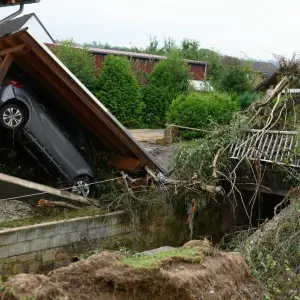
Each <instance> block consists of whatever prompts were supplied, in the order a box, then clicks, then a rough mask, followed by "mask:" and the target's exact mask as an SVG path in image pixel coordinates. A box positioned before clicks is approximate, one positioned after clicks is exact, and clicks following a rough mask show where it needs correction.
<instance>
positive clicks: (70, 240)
mask: <svg viewBox="0 0 300 300" xmlns="http://www.w3.org/2000/svg"><path fill="white" fill-rule="evenodd" d="M123 216H124V213H123V212H122V211H119V212H114V213H110V214H105V215H100V216H93V217H84V218H76V219H70V220H66V221H58V222H50V223H43V224H37V225H31V226H24V227H19V228H14V229H7V230H2V231H0V274H1V275H2V276H9V275H12V274H18V273H35V272H48V271H50V270H52V269H55V268H58V267H61V266H64V265H67V264H69V263H70V262H72V259H73V258H74V257H75V256H77V255H79V254H80V253H84V252H87V251H89V250H90V249H91V247H98V246H100V245H101V240H102V239H103V238H107V237H111V236H115V235H122V234H126V233H128V226H126V224H125V223H124V217H123Z"/></svg>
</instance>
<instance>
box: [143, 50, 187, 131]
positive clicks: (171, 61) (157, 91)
mask: <svg viewBox="0 0 300 300" xmlns="http://www.w3.org/2000/svg"><path fill="white" fill-rule="evenodd" d="M190 76H191V74H190V71H189V68H188V64H187V62H186V61H185V60H184V59H182V57H181V55H180V52H178V51H176V50H175V51H173V52H171V54H170V55H169V57H168V58H167V59H165V60H163V61H161V62H160V63H159V64H158V65H156V66H155V67H154V70H153V72H152V74H151V76H150V82H149V84H148V85H146V86H145V87H144V88H143V100H144V103H145V107H144V112H143V118H144V120H145V122H146V124H147V126H148V127H161V126H165V123H166V113H167V110H168V108H169V106H170V105H171V103H172V101H173V99H175V98H176V97H177V96H178V95H180V94H186V93H187V92H188V88H189V79H190Z"/></svg>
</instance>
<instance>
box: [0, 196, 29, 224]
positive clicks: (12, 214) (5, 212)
mask: <svg viewBox="0 0 300 300" xmlns="http://www.w3.org/2000/svg"><path fill="white" fill-rule="evenodd" d="M30 216H33V211H32V209H31V207H30V206H29V205H28V204H26V203H24V202H21V201H18V200H9V201H3V200H0V222H3V221H9V220H17V219H23V218H26V217H30Z"/></svg>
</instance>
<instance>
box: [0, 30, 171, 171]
mask: <svg viewBox="0 0 300 300" xmlns="http://www.w3.org/2000/svg"><path fill="white" fill-rule="evenodd" d="M0 57H2V58H3V60H2V63H1V65H0V84H1V82H2V80H3V78H4V76H5V74H6V72H7V70H8V68H9V67H10V65H11V61H13V62H14V63H15V64H16V65H18V66H19V67H20V68H21V69H22V70H23V71H25V72H26V73H28V74H29V75H30V76H31V77H32V78H34V79H35V80H36V81H37V83H38V84H40V85H41V86H42V87H43V88H44V89H45V90H46V91H47V92H48V93H49V94H51V95H52V96H53V97H55V99H57V100H58V101H59V102H60V103H61V104H62V106H64V107H65V108H66V109H67V110H68V111H69V112H70V113H71V114H72V115H73V116H74V117H75V118H76V119H77V120H79V121H80V122H81V124H82V125H83V126H84V127H85V128H86V129H87V130H88V131H89V132H90V133H91V134H92V135H93V136H94V137H95V138H96V139H97V140H98V141H99V142H100V143H101V145H104V146H105V149H107V150H108V152H109V153H111V154H117V156H114V157H117V158H115V159H114V163H115V165H116V166H118V167H120V168H121V169H122V165H127V166H128V165H130V166H129V167H128V169H134V168H143V167H144V166H145V165H146V166H148V167H150V168H154V169H156V170H160V171H161V172H165V170H164V169H163V168H162V167H161V166H160V165H158V164H157V163H156V162H155V161H154V160H153V158H152V157H151V156H150V155H149V154H148V153H147V152H146V151H145V150H144V148H143V147H142V146H141V145H140V144H139V143H138V142H137V141H136V140H135V139H134V138H133V137H132V136H131V135H130V133H129V132H128V131H127V130H126V128H125V127H124V126H123V125H122V124H121V123H120V122H119V121H118V120H117V119H116V118H115V117H114V116H113V115H112V114H111V113H110V112H109V111H108V109H107V108H106V107H105V106H104V105H103V104H102V103H101V102H100V101H99V100H98V99H97V98H96V97H95V96H94V95H93V94H92V93H91V92H90V91H89V90H88V89H87V88H86V87H85V86H84V85H83V84H82V83H81V82H80V81H79V80H78V79H77V78H76V77H75V76H74V75H73V74H72V73H71V72H70V71H69V70H68V69H67V68H66V67H65V65H64V64H63V63H62V62H61V61H60V60H59V59H58V58H57V57H56V56H55V55H54V54H53V53H52V52H51V51H50V50H49V49H48V48H47V47H46V46H45V45H43V44H40V43H39V42H38V41H37V40H35V39H34V38H33V37H32V36H31V35H30V34H29V33H28V32H27V31H26V30H22V31H19V32H16V33H12V34H11V35H9V36H6V37H3V38H1V39H0ZM118 164H119V165H118Z"/></svg>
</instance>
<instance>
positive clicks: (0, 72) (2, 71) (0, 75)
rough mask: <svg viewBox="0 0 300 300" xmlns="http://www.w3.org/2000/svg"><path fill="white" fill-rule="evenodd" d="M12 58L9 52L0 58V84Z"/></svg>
mask: <svg viewBox="0 0 300 300" xmlns="http://www.w3.org/2000/svg"><path fill="white" fill-rule="evenodd" d="M13 60H14V58H13V56H12V55H10V54H7V55H5V57H4V58H3V59H2V61H1V64H0V84H2V81H3V79H4V77H5V76H6V74H7V72H8V69H9V68H10V66H11V64H12V62H13Z"/></svg>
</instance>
